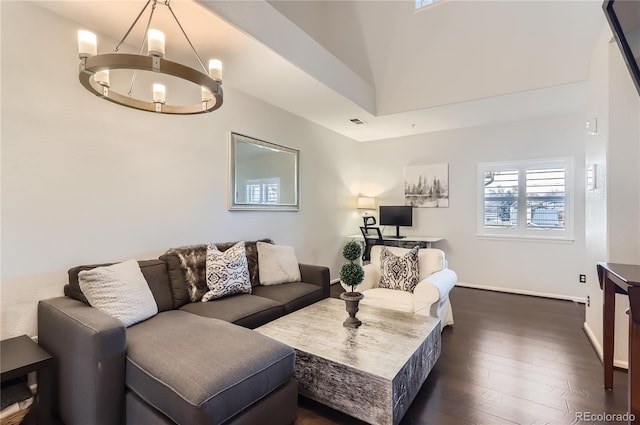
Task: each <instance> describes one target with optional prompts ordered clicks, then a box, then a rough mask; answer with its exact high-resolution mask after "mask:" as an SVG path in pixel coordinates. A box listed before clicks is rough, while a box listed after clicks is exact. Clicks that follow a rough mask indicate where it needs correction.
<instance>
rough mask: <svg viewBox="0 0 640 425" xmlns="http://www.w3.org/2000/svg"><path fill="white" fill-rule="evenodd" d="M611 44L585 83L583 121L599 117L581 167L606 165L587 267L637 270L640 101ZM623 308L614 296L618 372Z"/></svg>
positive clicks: (623, 354) (589, 219)
mask: <svg viewBox="0 0 640 425" xmlns="http://www.w3.org/2000/svg"><path fill="white" fill-rule="evenodd" d="M611 40H612V35H611V32H610V31H609V29H608V28H607V29H605V31H604V33H603V35H602V36H601V38H600V41H599V42H598V44H597V46H596V49H595V51H594V54H593V57H592V66H591V74H590V78H589V87H590V89H589V109H588V113H589V114H590V115H589V117H590V118H588V119H591V118H592V117H593V116H597V117H598V135H596V136H587V143H586V144H587V156H586V161H587V163H589V162H591V161H593V162H598V163H602V162H605V163H604V164H602V165H603V166H602V168H603V170H599V171H600V172H599V174H600V176H599V177H602V179H601V186H600V188H599V189H598V190H596V191H593V193H591V191H590V192H587V202H586V205H587V207H586V229H585V231H586V235H587V242H588V247H589V248H588V249H587V256H586V261H587V262H588V265H589V266H591V265H595V263H596V262H597V261H609V262H613V263H628V264H640V196H639V188H640V170H639V169H638V157H639V155H640V129H639V125H640V97H639V96H638V93H637V91H636V89H635V87H634V85H633V82H632V80H631V76H630V75H629V71H628V70H627V68H626V65H625V63H624V61H623V59H622V55H621V53H620V50H619V49H618V46H617V45H616V44H615V42H613V43H610V41H611ZM599 166H600V165H599ZM603 174H605V175H603ZM589 263H590V264H589ZM589 281H590V282H589V284H588V287H587V293H588V295H589V297H590V298H591V306H590V307H587V309H586V315H585V316H586V317H585V329H586V330H587V333H588V334H589V335H590V338H591V340H592V342H593V344H594V347H595V348H596V351H598V353H599V354H600V355H602V291H601V290H600V287H599V283H598V280H597V277H596V276H594V277H593V278H590V279H589ZM628 307H629V300H628V298H627V297H626V296H622V295H616V319H615V320H616V328H615V350H614V364H616V365H617V366H621V367H626V365H627V359H628V318H627V316H626V315H625V314H624V311H625V310H626V309H627V308H628Z"/></svg>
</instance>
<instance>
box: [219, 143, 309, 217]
mask: <svg viewBox="0 0 640 425" xmlns="http://www.w3.org/2000/svg"><path fill="white" fill-rule="evenodd" d="M299 157H300V151H298V150H297V149H292V148H288V147H285V146H280V145H277V144H275V143H270V142H265V141H264V140H259V139H255V138H253V137H249V136H245V135H243V134H239V133H234V132H231V133H229V180H228V182H229V184H228V186H229V190H228V195H227V204H228V205H227V207H228V209H229V210H266V211H298V210H299V209H300V196H299V181H300V173H299Z"/></svg>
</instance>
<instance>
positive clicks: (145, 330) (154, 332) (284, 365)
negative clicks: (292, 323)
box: [126, 310, 295, 425]
mask: <svg viewBox="0 0 640 425" xmlns="http://www.w3.org/2000/svg"><path fill="white" fill-rule="evenodd" d="M294 360H295V352H294V351H293V349H292V348H290V347H288V346H286V345H284V344H282V343H279V342H277V341H275V340H272V339H270V338H268V337H265V336H263V335H260V334H258V333H257V332H253V331H251V330H249V329H244V328H242V327H240V326H235V325H232V324H230V323H226V322H223V321H221V320H213V319H209V318H204V317H199V316H196V315H194V314H190V313H187V312H184V311H180V310H175V311H167V312H164V313H161V314H158V315H157V316H156V317H154V318H152V319H151V320H147V321H146V322H142V323H139V324H138V325H136V326H132V327H130V328H129V329H127V362H126V384H127V387H128V388H129V389H130V390H131V391H132V392H134V393H136V394H137V395H138V396H139V397H140V398H142V399H143V400H145V401H146V402H147V403H149V404H150V405H151V406H153V407H154V408H156V409H158V410H159V411H161V412H162V413H163V414H164V415H166V416H167V417H169V418H171V419H172V420H173V421H175V422H176V423H179V424H190V425H199V424H202V425H205V424H206V425H211V424H220V423H223V422H225V421H226V420H228V419H229V418H231V417H233V416H234V415H236V414H237V413H239V412H241V411H243V410H244V409H246V408H247V407H249V406H250V405H252V404H253V403H255V401H256V400H259V399H261V398H262V397H264V396H266V395H268V394H269V393H271V392H272V391H274V390H275V389H277V388H278V387H279V386H280V385H282V384H284V383H285V382H287V381H288V380H289V379H290V378H291V377H292V376H293V375H294Z"/></svg>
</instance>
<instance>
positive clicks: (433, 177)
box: [404, 164, 449, 208]
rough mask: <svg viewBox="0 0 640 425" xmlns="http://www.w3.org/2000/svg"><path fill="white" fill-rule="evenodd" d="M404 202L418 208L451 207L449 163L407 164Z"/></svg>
mask: <svg viewBox="0 0 640 425" xmlns="http://www.w3.org/2000/svg"><path fill="white" fill-rule="evenodd" d="M404 204H405V205H411V206H413V207H418V208H448V207H449V164H427V165H407V166H406V167H405V168H404Z"/></svg>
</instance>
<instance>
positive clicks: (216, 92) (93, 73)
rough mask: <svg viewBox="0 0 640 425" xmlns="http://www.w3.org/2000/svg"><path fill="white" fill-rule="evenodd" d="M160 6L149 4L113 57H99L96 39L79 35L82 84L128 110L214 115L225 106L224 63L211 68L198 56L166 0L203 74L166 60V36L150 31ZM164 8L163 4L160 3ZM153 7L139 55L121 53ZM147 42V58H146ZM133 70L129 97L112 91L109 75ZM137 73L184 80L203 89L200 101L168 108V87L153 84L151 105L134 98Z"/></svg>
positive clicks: (152, 1)
mask: <svg viewBox="0 0 640 425" xmlns="http://www.w3.org/2000/svg"><path fill="white" fill-rule="evenodd" d="M157 4H158V1H157V0H148V1H147V3H146V4H145V6H144V7H143V8H142V10H141V11H140V13H139V14H138V16H137V18H136V19H135V20H134V21H133V23H132V24H131V26H130V27H129V29H128V30H127V32H126V33H125V35H124V37H123V38H122V40H120V42H119V43H118V45H117V46H116V47H115V48H114V49H113V51H114V53H106V54H100V55H99V54H97V41H96V35H95V34H93V33H91V32H89V31H78V52H79V54H78V56H79V57H80V72H79V79H80V83H81V84H82V85H83V86H84V88H86V89H87V90H89V91H90V92H91V93H93V94H95V95H96V96H98V97H101V98H103V99H106V100H109V101H111V102H114V103H117V104H119V105H122V106H127V107H129V108H135V109H140V110H143V111H149V112H158V113H163V114H178V115H188V114H201V113H204V112H212V111H215V110H216V109H218V108H219V107H220V106H222V62H220V61H219V60H218V59H212V60H210V61H209V64H208V65H209V66H208V68H206V67H205V65H204V63H203V62H202V59H200V56H199V55H198V53H197V52H196V50H195V48H194V47H193V44H192V43H191V40H189V37H188V36H187V33H186V32H185V31H184V29H183V28H182V25H180V22H179V21H178V18H177V17H176V15H175V13H174V12H173V9H172V8H171V4H170V0H165V2H164V5H165V6H167V8H168V9H169V11H170V12H171V15H172V16H173V19H174V20H175V21H176V23H177V24H178V27H179V28H180V30H181V31H182V34H183V35H184V37H185V38H186V40H187V42H188V43H189V46H190V47H191V50H193V53H194V54H195V56H196V58H197V59H198V62H199V63H200V66H201V67H202V70H203V72H201V71H198V70H196V69H193V68H191V67H188V66H185V65H182V64H180V63H177V62H172V61H169V60H167V59H165V58H164V50H165V49H164V41H165V37H164V33H163V32H162V31H159V30H157V29H153V28H151V20H152V18H153V14H154V12H155V10H156V6H157ZM160 4H162V3H160ZM149 5H151V12H150V14H149V19H148V21H147V25H146V29H145V36H144V39H143V41H142V45H141V46H140V52H139V54H127V53H120V52H119V50H120V46H122V44H123V43H124V42H125V40H126V39H127V37H128V36H129V34H130V33H131V31H132V30H133V28H134V27H135V26H136V24H137V23H138V21H139V20H140V17H141V16H142V15H143V13H144V12H145V10H146V9H147V8H148V7H149ZM145 42H146V45H147V54H146V55H145V54H143V52H144V46H145ZM113 70H131V71H133V76H132V77H131V83H130V85H129V91H128V92H127V94H122V93H119V92H117V91H116V90H114V89H112V88H111V84H110V77H109V71H113ZM138 71H151V72H155V73H161V74H166V75H169V76H172V77H177V78H179V79H181V80H185V81H188V82H190V83H193V84H196V85H199V86H200V87H201V90H200V93H201V99H200V101H198V102H194V103H193V104H188V105H181V104H169V103H167V102H166V87H165V86H164V85H163V84H158V83H156V84H153V86H152V87H150V88H149V90H148V93H149V94H152V97H151V98H152V99H153V101H152V102H149V101H147V100H143V99H139V98H136V97H134V96H133V94H132V93H133V89H134V86H135V83H136V76H137V72H138Z"/></svg>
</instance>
